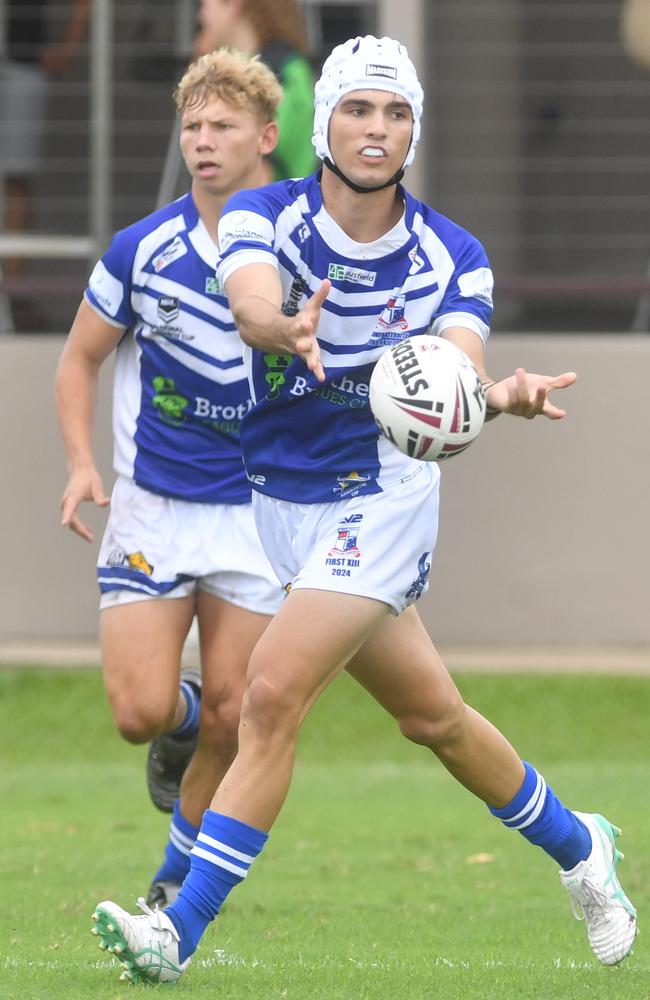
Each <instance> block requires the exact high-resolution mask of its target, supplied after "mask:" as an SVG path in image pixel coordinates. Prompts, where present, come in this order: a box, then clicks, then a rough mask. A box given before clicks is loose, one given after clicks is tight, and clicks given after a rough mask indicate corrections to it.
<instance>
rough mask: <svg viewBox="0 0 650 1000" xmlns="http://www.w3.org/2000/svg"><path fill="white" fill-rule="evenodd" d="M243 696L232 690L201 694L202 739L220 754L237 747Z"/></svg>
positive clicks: (204, 691)
mask: <svg viewBox="0 0 650 1000" xmlns="http://www.w3.org/2000/svg"><path fill="white" fill-rule="evenodd" d="M240 713H241V698H240V697H239V696H238V695H235V694H233V693H232V692H231V691H220V692H217V693H215V694H209V693H208V692H207V691H206V690H205V689H204V690H203V692H202V695H201V725H200V733H201V739H202V741H203V742H204V743H207V744H209V745H210V746H211V747H213V748H214V749H215V750H216V751H218V752H219V753H220V754H222V753H224V752H226V753H228V752H230V751H231V750H232V751H233V756H234V752H236V749H237V733H238V730H239V717H240Z"/></svg>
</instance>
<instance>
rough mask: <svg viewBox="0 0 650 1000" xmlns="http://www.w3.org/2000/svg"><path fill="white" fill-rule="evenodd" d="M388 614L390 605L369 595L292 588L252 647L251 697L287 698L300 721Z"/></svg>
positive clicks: (292, 712) (289, 707)
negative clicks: (368, 596)
mask: <svg viewBox="0 0 650 1000" xmlns="http://www.w3.org/2000/svg"><path fill="white" fill-rule="evenodd" d="M388 614H389V607H388V605H386V604H384V603H383V602H381V601H376V600H374V599H371V598H367V597H358V596H356V595H350V594H341V593H336V592H334V591H327V590H309V589H302V590H295V591H291V593H290V594H289V596H288V597H287V599H286V601H285V602H284V604H283V605H282V607H281V608H280V610H279V611H278V613H277V614H276V615H275V616H274V618H273V619H272V620H271V622H270V624H269V626H268V628H267V629H266V631H265V632H264V634H263V635H262V637H261V638H260V640H259V642H258V643H257V645H256V647H255V649H254V650H253V654H252V656H251V661H250V665H249V671H248V692H249V697H250V696H251V694H252V696H253V697H254V696H255V695H257V694H258V693H261V698H262V700H264V698H265V697H267V696H268V697H269V698H270V701H271V702H272V701H273V700H274V699H277V700H278V701H280V702H284V703H285V705H286V707H287V709H288V711H289V712H290V713H291V714H292V715H293V716H294V718H296V719H297V720H298V721H302V719H303V718H304V716H305V715H306V713H307V712H308V711H309V708H310V707H311V705H312V704H313V703H314V702H315V700H316V699H317V697H318V695H319V694H320V693H321V692H322V691H323V690H324V689H325V687H327V685H328V684H329V683H330V681H331V680H333V678H334V677H335V676H336V675H337V674H338V673H340V671H341V670H343V669H344V668H345V666H346V665H347V663H348V662H349V660H350V659H351V658H352V657H353V656H354V654H355V653H356V652H357V650H358V649H359V648H360V647H361V646H362V645H363V643H364V642H365V641H366V640H367V639H368V637H369V636H370V635H371V634H372V632H373V630H374V629H376V628H377V627H378V625H379V623H380V622H381V621H382V620H383V619H385V618H386V617H387V616H388Z"/></svg>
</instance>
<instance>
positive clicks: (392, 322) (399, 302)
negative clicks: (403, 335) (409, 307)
mask: <svg viewBox="0 0 650 1000" xmlns="http://www.w3.org/2000/svg"><path fill="white" fill-rule="evenodd" d="M405 307H406V296H405V295H398V294H394V295H391V297H390V298H389V300H388V302H387V303H386V305H385V306H384V308H383V311H382V314H381V316H380V317H379V325H380V326H381V327H384V328H386V327H390V326H398V327H399V328H400V330H408V328H409V325H408V321H407V319H406V317H405V316H404V309H405Z"/></svg>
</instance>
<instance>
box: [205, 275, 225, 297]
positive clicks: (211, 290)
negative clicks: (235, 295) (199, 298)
mask: <svg viewBox="0 0 650 1000" xmlns="http://www.w3.org/2000/svg"><path fill="white" fill-rule="evenodd" d="M205 294H206V295H223V288H222V287H221V282H220V281H219V279H218V278H206V279H205Z"/></svg>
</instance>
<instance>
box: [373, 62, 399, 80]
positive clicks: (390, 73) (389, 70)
mask: <svg viewBox="0 0 650 1000" xmlns="http://www.w3.org/2000/svg"><path fill="white" fill-rule="evenodd" d="M366 76H387V77H389V78H390V79H391V80H396V79H397V69H396V67H395V66H381V65H380V64H379V63H366Z"/></svg>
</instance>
